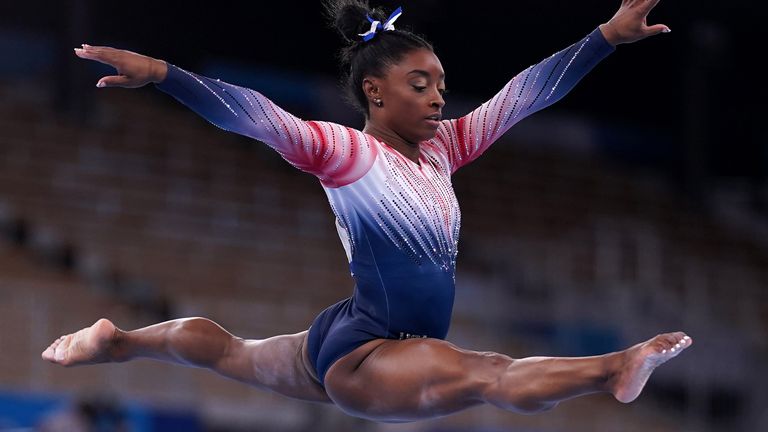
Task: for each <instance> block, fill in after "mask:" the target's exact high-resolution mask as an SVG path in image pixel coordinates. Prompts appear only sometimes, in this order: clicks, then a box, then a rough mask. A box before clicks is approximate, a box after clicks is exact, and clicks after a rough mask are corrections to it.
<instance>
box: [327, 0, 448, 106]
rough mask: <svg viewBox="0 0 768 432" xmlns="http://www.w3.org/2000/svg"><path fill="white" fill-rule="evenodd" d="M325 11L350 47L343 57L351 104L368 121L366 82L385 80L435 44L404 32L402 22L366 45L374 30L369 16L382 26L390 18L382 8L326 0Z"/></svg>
mask: <svg viewBox="0 0 768 432" xmlns="http://www.w3.org/2000/svg"><path fill="white" fill-rule="evenodd" d="M325 11H326V14H327V15H328V19H329V21H330V24H331V26H332V27H334V28H336V29H337V30H338V31H339V33H341V36H342V37H343V38H344V41H345V42H346V43H347V44H346V46H345V47H344V48H342V49H341V52H340V53H339V60H341V67H342V71H343V77H342V80H343V81H342V83H343V86H344V89H345V92H346V94H347V100H348V101H349V102H350V103H352V105H353V106H354V107H355V108H357V109H358V110H360V111H362V112H363V114H365V117H366V118H367V117H368V115H369V112H368V98H367V97H366V96H365V93H364V92H363V78H364V77H366V76H375V77H383V76H384V74H385V73H386V71H387V69H388V68H389V67H390V66H392V65H394V64H396V63H397V62H399V61H400V60H401V59H402V58H403V56H404V55H405V54H407V53H408V52H410V51H413V50H415V49H420V48H421V49H428V50H430V51H433V48H432V44H430V43H429V42H427V41H426V40H425V39H424V38H422V37H421V36H419V35H416V34H415V33H412V32H411V31H408V30H403V29H402V26H401V25H400V24H399V22H396V23H395V30H393V31H382V30H378V31H377V32H376V36H375V37H374V38H373V39H371V40H369V41H367V42H365V41H363V38H362V37H361V36H359V35H360V34H362V33H365V32H367V31H368V30H370V28H371V23H370V22H369V21H368V20H367V19H366V14H367V15H369V16H370V17H371V18H373V19H374V20H376V21H379V22H381V23H384V22H385V21H386V20H387V18H388V16H389V15H387V14H385V13H384V11H383V10H382V9H380V8H375V9H371V8H370V6H368V1H367V0H326V2H325Z"/></svg>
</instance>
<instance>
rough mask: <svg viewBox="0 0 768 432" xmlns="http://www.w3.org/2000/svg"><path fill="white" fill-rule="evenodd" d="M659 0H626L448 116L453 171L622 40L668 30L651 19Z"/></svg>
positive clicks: (444, 135) (441, 139)
mask: <svg viewBox="0 0 768 432" xmlns="http://www.w3.org/2000/svg"><path fill="white" fill-rule="evenodd" d="M658 1H659V0H623V1H622V4H621V7H620V8H619V10H618V12H616V14H615V15H614V16H613V18H611V19H610V20H609V21H608V22H607V23H605V24H601V25H600V26H599V27H598V28H596V29H595V30H594V31H592V33H590V34H589V35H587V36H586V37H585V38H584V39H582V40H580V41H579V42H576V43H575V44H573V45H571V46H569V47H568V48H566V49H564V50H562V51H560V52H558V53H556V54H554V55H552V56H550V57H548V58H546V59H544V60H543V61H541V62H540V63H538V64H535V65H533V66H530V67H529V68H527V69H526V70H524V71H523V72H521V73H520V74H518V75H517V76H515V77H514V78H512V80H511V81H509V82H508V83H507V84H506V85H505V86H504V88H502V89H501V91H500V92H498V93H497V94H496V95H495V96H494V97H493V98H492V99H491V100H489V101H487V102H485V103H484V104H483V105H481V106H480V107H478V108H477V109H475V110H473V111H472V112H470V113H469V114H467V115H465V116H464V117H461V118H459V119H453V120H445V121H443V124H442V125H441V127H440V129H438V134H437V137H436V141H437V142H438V143H439V144H442V145H443V146H444V148H445V150H446V153H447V155H448V158H449V161H450V164H451V172H455V171H456V170H458V169H459V168H461V167H462V166H464V165H466V164H468V163H469V162H471V161H473V160H475V159H477V158H478V157H479V156H480V155H481V154H482V153H483V152H484V151H485V150H486V149H487V148H488V147H489V146H490V145H491V144H492V143H493V142H494V141H496V140H497V139H498V138H499V137H501V136H502V135H503V134H504V133H505V132H506V131H507V130H509V128H511V127H512V126H513V125H514V124H515V123H517V122H519V121H520V120H522V119H524V118H525V117H527V116H529V115H531V114H533V113H534V112H536V111H539V110H541V109H543V108H546V107H547V106H549V105H552V104H553V103H555V102H557V101H558V100H560V99H561V98H562V97H564V96H565V95H566V94H567V93H568V92H569V91H571V89H573V88H574V87H575V86H576V84H577V83H578V82H579V81H580V80H581V79H582V78H583V77H584V76H585V75H586V74H587V73H588V72H589V71H591V70H592V68H594V67H595V66H596V65H597V64H598V63H599V62H600V61H601V60H602V59H604V58H605V57H607V56H608V55H609V54H610V53H612V52H613V51H614V50H615V47H616V45H618V44H621V43H630V42H635V41H637V40H640V39H644V38H646V37H648V36H652V35H654V34H658V33H662V32H668V31H669V28H668V27H667V26H665V25H663V24H658V25H654V26H650V27H649V26H647V25H646V16H647V15H648V12H650V10H651V9H652V8H653V7H654V6H655V5H656V4H657V3H658Z"/></svg>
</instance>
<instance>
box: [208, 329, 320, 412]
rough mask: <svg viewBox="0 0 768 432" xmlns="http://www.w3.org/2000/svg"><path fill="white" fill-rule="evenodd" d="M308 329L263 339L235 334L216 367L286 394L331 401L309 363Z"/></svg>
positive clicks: (299, 397) (307, 399)
mask: <svg viewBox="0 0 768 432" xmlns="http://www.w3.org/2000/svg"><path fill="white" fill-rule="evenodd" d="M307 333H308V332H307V331H303V332H301V333H296V334H290V335H281V336H275V337H271V338H268V339H263V340H247V339H240V338H234V339H233V340H232V342H231V345H230V347H229V348H228V350H227V354H226V355H225V356H224V357H223V358H222V360H221V361H220V364H218V365H217V367H216V369H217V370H218V371H219V372H220V373H222V374H223V375H226V376H228V377H230V378H232V379H235V380H237V381H241V382H245V383H248V384H250V385H253V386H256V387H259V388H263V389H267V390H271V391H273V392H275V393H279V394H281V395H283V396H288V397H291V398H294V399H300V400H305V401H312V402H329V403H330V402H331V400H330V398H329V397H328V395H327V394H326V392H325V389H324V388H323V387H322V386H321V385H320V384H319V382H318V381H317V379H316V377H315V374H314V371H313V370H312V366H311V364H310V363H309V359H308V356H307V350H306V346H307V343H306V341H307Z"/></svg>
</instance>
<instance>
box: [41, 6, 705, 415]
mask: <svg viewBox="0 0 768 432" xmlns="http://www.w3.org/2000/svg"><path fill="white" fill-rule="evenodd" d="M657 3H658V0H624V1H623V2H622V5H621V7H620V9H619V11H618V12H617V13H616V14H615V15H614V17H613V18H611V20H610V21H608V22H607V23H605V24H602V25H601V26H600V29H601V31H602V32H603V35H604V36H605V37H606V40H608V42H609V43H611V44H613V45H618V44H621V43H630V42H634V41H637V40H640V39H643V38H645V37H648V36H652V35H655V34H658V33H661V32H664V31H665V30H668V28H667V27H666V26H664V25H662V24H657V25H654V26H648V25H647V24H646V17H647V15H648V13H649V12H650V11H651V9H652V8H653V7H654V6H655V5H656V4H657ZM75 52H76V54H77V55H78V56H79V57H81V58H85V59H90V60H96V61H100V62H103V63H107V64H110V65H112V66H114V67H115V68H116V69H117V70H118V73H119V74H120V75H116V76H109V77H104V78H102V79H101V80H99V87H128V88H133V87H141V86H143V85H145V84H147V83H150V82H161V81H162V80H163V79H165V76H166V74H167V65H166V63H165V62H163V61H162V60H157V59H153V58H151V57H146V56H142V55H140V54H136V53H132V52H129V51H124V50H116V49H113V48H108V47H91V46H87V45H84V46H83V48H82V49H76V50H75ZM444 89H445V73H444V71H443V68H442V66H441V64H440V61H439V59H438V58H437V56H436V55H435V54H434V53H433V52H432V51H429V50H424V49H420V50H414V51H411V52H409V53H407V54H406V55H404V56H403V58H402V59H401V61H400V62H399V63H397V64H395V65H392V66H391V67H390V68H389V69H388V70H387V71H386V73H385V75H384V76H383V77H372V76H368V77H364V81H363V88H362V91H363V92H364V93H365V95H366V97H367V98H368V100H369V112H370V115H369V117H368V118H367V119H366V125H365V128H364V132H365V133H367V134H370V135H372V136H374V137H376V138H377V139H379V140H380V141H382V142H383V143H385V144H387V145H389V146H390V147H392V148H394V149H395V150H397V151H399V152H400V153H402V154H403V155H404V156H405V157H406V158H408V159H410V160H412V161H414V162H416V163H418V162H419V143H420V142H422V141H425V140H428V139H431V138H433V137H434V136H435V133H436V130H437V126H438V123H437V122H436V121H433V120H428V119H427V117H428V116H430V115H434V114H439V113H440V112H441V110H442V108H443V106H444V105H445V101H444V99H443V97H442V96H443V91H444ZM306 337H307V331H304V332H301V333H297V334H292V335H282V336H276V337H273V338H269V339H264V340H245V339H242V338H239V337H236V336H234V335H232V334H230V333H229V332H227V331H226V330H224V329H223V328H221V327H220V326H219V325H218V324H216V323H214V322H212V321H210V320H208V319H205V318H186V319H180V320H173V321H168V322H164V323H159V324H155V325H153V326H149V327H145V328H142V329H138V330H133V331H124V330H121V329H119V328H117V327H116V326H115V325H114V324H113V323H112V322H111V321H109V320H106V319H101V320H99V321H97V322H96V323H95V324H93V325H92V326H90V327H87V328H84V329H82V330H80V331H78V332H75V333H72V334H68V335H65V336H62V337H60V338H58V339H57V340H56V341H54V342H53V343H52V344H51V345H50V346H49V347H48V348H47V349H46V350H45V351H44V352H43V353H42V357H43V358H44V359H45V360H48V361H50V362H52V363H57V364H60V365H63V366H77V365H83V364H93V363H104V362H124V361H129V360H132V359H135V358H153V359H157V360H161V361H166V362H172V363H177V364H181V365H186V366H192V367H200V368H206V369H210V370H212V371H214V372H216V373H218V374H220V375H223V376H225V377H228V378H231V379H234V380H237V381H239V382H243V383H246V384H249V385H253V386H255V387H258V388H262V389H265V390H270V391H274V392H276V393H279V394H282V395H285V396H288V397H292V398H296V399H301V400H306V401H313V402H324V403H333V404H335V405H336V406H338V407H339V408H340V409H342V410H343V411H345V412H347V413H349V414H350V415H354V416H358V417H362V418H367V419H371V420H376V421H382V422H403V421H413V420H419V419H427V418H433V417H439V416H443V415H447V414H450V413H453V412H457V411H460V410H463V409H466V408H469V407H472V406H475V405H480V404H485V403H488V404H492V405H495V406H497V407H500V408H502V409H506V410H509V411H514V412H519V413H535V412H540V411H543V410H547V409H550V408H552V407H554V406H555V405H557V403H559V402H560V401H563V400H566V399H570V398H573V397H576V396H580V395H585V394H590V393H596V392H608V393H611V394H612V395H613V396H614V397H615V398H616V399H617V400H619V401H621V402H630V401H632V400H634V399H635V398H637V397H638V396H639V394H640V392H641V391H642V389H643V387H644V385H645V383H646V381H647V379H648V378H649V376H650V374H651V373H652V372H653V370H654V369H655V368H656V367H657V366H659V365H661V364H662V363H664V362H666V361H668V360H670V359H671V358H673V357H675V356H677V355H678V354H679V353H680V352H681V351H682V350H683V349H685V348H687V347H689V346H690V345H691V343H692V340H691V339H690V338H689V337H688V336H686V335H685V334H684V333H682V332H675V333H667V334H661V335H658V336H656V337H654V338H651V339H649V340H648V341H646V342H643V343H639V344H637V345H635V346H632V347H630V348H628V349H626V350H623V351H620V352H615V353H609V354H605V355H602V356H594V357H582V358H556V357H530V358H524V359H513V358H511V357H509V356H506V355H503V354H499V353H494V352H478V351H470V350H465V349H461V348H459V347H457V346H455V345H453V344H451V343H450V342H447V341H444V340H438V339H408V340H402V341H401V340H390V339H375V340H372V341H369V342H368V343H365V344H363V345H362V346H360V347H358V348H357V349H355V350H354V351H352V352H351V353H349V354H348V355H346V356H344V357H342V358H341V359H339V360H338V361H337V362H336V363H334V364H333V365H332V366H331V368H330V369H329V371H328V373H327V374H326V377H325V388H323V387H322V386H320V385H319V384H318V382H317V381H316V379H315V378H314V375H315V371H314V370H313V368H312V366H311V364H310V362H309V359H308V356H307V353H306ZM371 389H375V391H371Z"/></svg>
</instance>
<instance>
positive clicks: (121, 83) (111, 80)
mask: <svg viewBox="0 0 768 432" xmlns="http://www.w3.org/2000/svg"><path fill="white" fill-rule="evenodd" d="M96 87H128V88H130V87H135V85H134V84H133V82H132V81H131V80H130V79H129V78H128V77H127V76H125V75H110V76H105V77H104V78H102V79H100V80H99V82H98V83H96Z"/></svg>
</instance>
